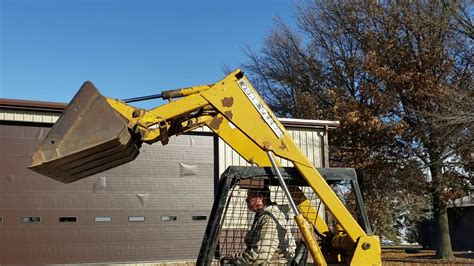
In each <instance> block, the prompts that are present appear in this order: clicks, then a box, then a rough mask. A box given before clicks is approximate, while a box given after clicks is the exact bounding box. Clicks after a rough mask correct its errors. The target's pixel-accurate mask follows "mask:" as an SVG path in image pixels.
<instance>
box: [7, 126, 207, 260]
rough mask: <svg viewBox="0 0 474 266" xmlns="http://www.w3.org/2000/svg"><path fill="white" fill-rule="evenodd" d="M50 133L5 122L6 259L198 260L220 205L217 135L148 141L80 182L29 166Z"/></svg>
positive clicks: (40, 127)
mask: <svg viewBox="0 0 474 266" xmlns="http://www.w3.org/2000/svg"><path fill="white" fill-rule="evenodd" d="M48 130H49V128H48V127H44V126H38V125H35V126H31V125H24V124H8V125H5V124H3V125H0V147H1V154H0V177H1V178H0V239H1V241H0V250H1V252H0V263H40V264H45V263H87V262H130V261H175V260H178V261H180V260H194V259H195V258H196V256H197V254H198V251H199V247H200V244H201V241H202V236H203V233H204V229H205V226H206V223H207V219H208V215H209V212H210V209H211V206H212V200H213V191H214V180H215V167H214V145H215V144H214V143H216V141H215V140H214V137H213V136H212V135H210V134H206V133H202V134H201V133H199V134H191V135H183V136H180V137H177V138H173V139H171V140H170V143H169V144H168V145H166V146H162V145H161V144H159V143H157V144H154V145H151V146H150V145H146V144H144V146H143V148H142V149H141V153H140V155H139V156H138V158H137V159H136V160H135V161H133V162H131V163H128V164H126V165H122V166H120V167H117V168H115V169H111V170H109V171H106V172H104V173H100V174H97V175H94V176H91V177H89V178H86V179H83V180H80V181H78V182H75V183H72V184H62V183H59V182H57V181H54V180H51V179H49V178H47V177H44V176H41V175H39V174H36V173H34V172H33V171H30V170H28V169H27V168H26V167H27V166H28V165H29V163H30V162H31V160H30V156H31V154H32V152H33V150H34V149H35V147H36V145H38V144H39V142H40V140H41V139H42V138H43V137H44V136H45V134H46V133H47V131H48Z"/></svg>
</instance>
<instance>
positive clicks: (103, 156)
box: [29, 81, 141, 183]
mask: <svg viewBox="0 0 474 266" xmlns="http://www.w3.org/2000/svg"><path fill="white" fill-rule="evenodd" d="M127 124H128V121H127V119H126V118H124V117H123V116H122V115H120V114H119V113H118V112H116V111H115V109H113V108H112V107H111V106H110V105H109V104H108V102H107V100H106V99H105V97H104V96H102V95H101V94H100V93H99V92H98V90H97V89H96V88H95V87H94V85H93V84H92V83H91V82H89V81H86V82H85V83H84V84H83V85H82V86H81V88H80V90H79V91H78V92H77V94H76V95H75V96H74V98H73V99H72V101H71V102H70V103H69V105H68V106H67V108H66V110H65V111H64V113H63V114H62V116H61V117H60V118H59V119H58V121H57V122H56V123H55V124H54V126H53V127H52V128H51V130H50V131H49V132H48V134H47V136H46V137H45V138H44V139H43V141H42V142H41V144H40V145H39V146H38V148H37V150H36V151H35V152H34V153H33V155H32V165H31V166H29V168H30V169H32V170H33V171H36V172H38V173H40V174H42V175H45V176H48V177H50V178H53V179H55V180H58V181H61V182H63V183H71V182H74V181H77V180H80V179H82V178H84V177H87V176H90V175H93V174H96V173H100V172H102V171H105V170H107V169H110V168H113V167H115V166H118V165H121V164H124V163H127V162H129V161H132V160H133V159H135V158H136V157H137V155H138V153H139V148H140V146H141V140H140V138H139V137H138V136H136V135H134V134H132V133H131V131H130V130H129V128H128V126H127Z"/></svg>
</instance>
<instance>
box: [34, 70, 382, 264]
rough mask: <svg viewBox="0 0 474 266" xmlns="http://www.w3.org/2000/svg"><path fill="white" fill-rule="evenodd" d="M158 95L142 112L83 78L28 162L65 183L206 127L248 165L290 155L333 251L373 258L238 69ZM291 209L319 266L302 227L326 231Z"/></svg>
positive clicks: (372, 249) (295, 196)
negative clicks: (331, 224)
mask: <svg viewBox="0 0 474 266" xmlns="http://www.w3.org/2000/svg"><path fill="white" fill-rule="evenodd" d="M162 95H163V98H166V99H172V98H176V99H175V100H172V101H170V102H168V103H166V104H164V105H161V106H158V107H156V108H154V109H151V110H143V109H139V108H135V107H133V106H130V105H128V104H126V103H124V102H123V101H120V100H115V99H112V98H107V97H104V96H102V95H100V93H99V92H98V91H97V90H96V89H95V87H94V86H93V85H92V83H90V82H86V83H84V85H83V86H82V87H81V89H80V90H79V92H78V93H77V94H76V96H75V97H74V99H73V100H72V101H71V103H70V104H69V105H68V108H67V109H66V110H65V112H64V114H63V115H62V116H61V118H60V119H59V120H58V121H57V122H56V123H55V125H54V126H53V128H52V129H51V131H50V132H49V134H48V135H47V136H46V138H45V139H44V140H43V142H42V143H41V145H40V146H39V147H38V150H37V151H36V152H35V153H34V154H33V156H32V160H33V163H32V166H30V168H31V169H32V170H35V171H37V172H39V173H41V174H44V175H46V176H48V177H51V178H54V179H56V180H59V181H61V182H64V183H70V182H74V181H76V180H79V179H82V178H84V177H87V176H89V175H92V174H95V173H98V172H101V171H104V170H107V169H109V168H112V167H115V166H118V165H120V164H123V163H126V162H129V161H131V160H133V159H135V157H136V156H137V155H138V150H139V148H140V146H141V144H142V143H143V142H144V143H148V144H152V143H155V142H157V141H160V142H162V144H167V143H168V141H169V138H170V136H173V135H179V134H182V133H184V132H187V131H190V130H193V129H195V128H198V127H202V126H207V127H208V128H210V129H211V130H212V131H213V132H215V133H216V134H217V135H218V136H219V137H220V138H222V139H223V140H224V141H225V142H226V143H227V144H229V145H230V146H231V147H232V148H233V149H234V150H235V151H237V152H238V153H239V154H240V155H241V156H242V157H243V158H245V159H246V160H247V161H248V162H249V163H251V164H254V165H258V166H272V163H273V166H274V167H276V166H277V165H275V164H277V163H275V161H274V155H276V156H278V157H280V158H284V159H286V160H288V161H291V162H292V163H293V164H294V167H295V168H296V169H297V171H298V172H299V173H300V174H301V176H303V178H304V179H305V180H306V182H307V183H308V185H309V186H310V187H311V188H312V189H313V190H314V191H315V193H316V194H317V195H318V197H319V198H320V200H321V201H322V202H323V203H324V204H325V206H326V207H327V209H328V210H329V211H330V212H331V214H332V215H333V217H334V218H335V219H336V220H337V222H338V224H339V225H340V227H341V228H342V229H341V230H340V232H339V233H337V234H333V235H332V243H333V248H335V249H337V250H339V252H340V255H339V257H341V256H344V257H345V258H349V261H348V262H349V263H350V264H351V265H380V264H381V249H380V241H379V238H378V237H377V236H374V235H367V234H366V233H365V232H364V230H363V229H362V228H361V227H360V226H359V224H358V223H357V221H356V220H355V219H354V218H353V217H352V216H351V214H350V213H349V211H348V210H347V209H346V208H345V206H344V205H343V204H342V202H341V201H340V200H339V198H338V197H337V195H336V194H335V193H334V191H333V190H332V189H331V188H330V186H329V185H328V184H327V183H326V181H325V180H324V178H323V177H322V176H321V175H320V174H319V172H318V171H317V170H316V168H315V167H314V166H313V165H312V164H311V162H310V161H309V160H308V159H307V158H306V156H305V155H304V154H303V153H302V152H301V150H300V149H299V148H298V147H297V145H296V144H295V143H294V141H293V140H292V139H291V137H290V136H289V134H288V132H287V131H286V130H285V128H284V127H283V126H282V125H281V124H280V122H279V121H278V119H277V118H276V117H275V115H274V114H273V112H272V111H271V110H270V109H269V108H268V106H267V105H266V104H265V103H264V101H263V100H262V98H261V97H260V96H259V94H258V93H257V92H256V90H255V89H254V88H253V86H252V85H251V83H250V82H249V80H248V79H247V78H246V77H245V75H244V74H243V73H242V72H241V71H240V70H236V71H234V72H232V73H231V74H229V75H228V76H226V77H225V78H224V79H222V80H220V81H219V82H217V83H214V84H210V85H201V86H195V87H190V88H185V89H179V90H172V91H166V92H163V93H162ZM272 161H273V162H272ZM282 186H283V188H284V189H285V188H286V187H285V185H284V183H283V184H282ZM287 192H288V193H287V196H289V199H288V200H289V201H290V203H293V204H294V205H295V206H296V205H298V206H299V208H301V209H302V208H303V207H304V208H305V209H308V207H309V206H308V205H309V201H308V200H305V199H304V195H302V193H299V192H298V191H287ZM297 209H298V207H296V210H295V214H296V216H295V219H296V221H297V224H298V227H299V229H300V231H301V232H302V235H303V237H304V240H305V242H306V243H307V246H308V249H309V251H310V253H311V255H312V256H313V258H314V260H315V261H316V262H317V263H318V264H319V265H326V264H327V262H328V261H329V260H330V259H329V258H326V257H325V255H324V254H323V253H322V252H321V250H320V247H319V245H318V243H317V242H316V240H315V238H314V236H313V234H312V232H311V230H310V229H309V227H314V229H315V230H318V231H319V232H328V231H329V229H328V226H327V225H326V224H325V223H324V221H322V220H321V219H319V220H318V219H317V218H316V217H311V215H310V216H308V215H306V216H303V214H300V213H299V212H298V210H297ZM329 262H331V261H329Z"/></svg>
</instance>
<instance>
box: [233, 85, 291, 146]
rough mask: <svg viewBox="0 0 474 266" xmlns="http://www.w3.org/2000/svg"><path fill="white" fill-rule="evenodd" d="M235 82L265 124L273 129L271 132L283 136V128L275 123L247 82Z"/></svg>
mask: <svg viewBox="0 0 474 266" xmlns="http://www.w3.org/2000/svg"><path fill="white" fill-rule="evenodd" d="M237 83H238V84H239V87H240V88H241V89H242V91H243V92H244V93H245V95H247V98H249V100H250V102H251V103H252V104H253V106H254V107H255V109H257V111H258V113H259V114H260V115H261V116H262V118H263V120H264V121H265V123H267V125H268V126H269V127H270V128H271V129H272V130H273V133H275V135H276V136H277V137H278V138H281V137H283V135H284V133H283V130H281V128H280V127H279V126H278V125H277V123H276V122H275V120H274V119H273V118H272V117H271V115H270V113H269V112H268V110H267V109H266V108H265V106H264V105H263V104H262V102H260V100H259V99H258V97H257V95H255V93H254V92H253V91H252V89H250V87H249V86H248V85H247V82H245V80H239V81H237Z"/></svg>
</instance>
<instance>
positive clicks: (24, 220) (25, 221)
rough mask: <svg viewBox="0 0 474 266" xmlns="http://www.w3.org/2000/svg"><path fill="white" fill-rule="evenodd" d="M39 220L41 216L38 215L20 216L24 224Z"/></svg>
mask: <svg viewBox="0 0 474 266" xmlns="http://www.w3.org/2000/svg"><path fill="white" fill-rule="evenodd" d="M40 221H41V217H39V216H27V217H21V222H22V223H25V224H30V223H39V222H40Z"/></svg>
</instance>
